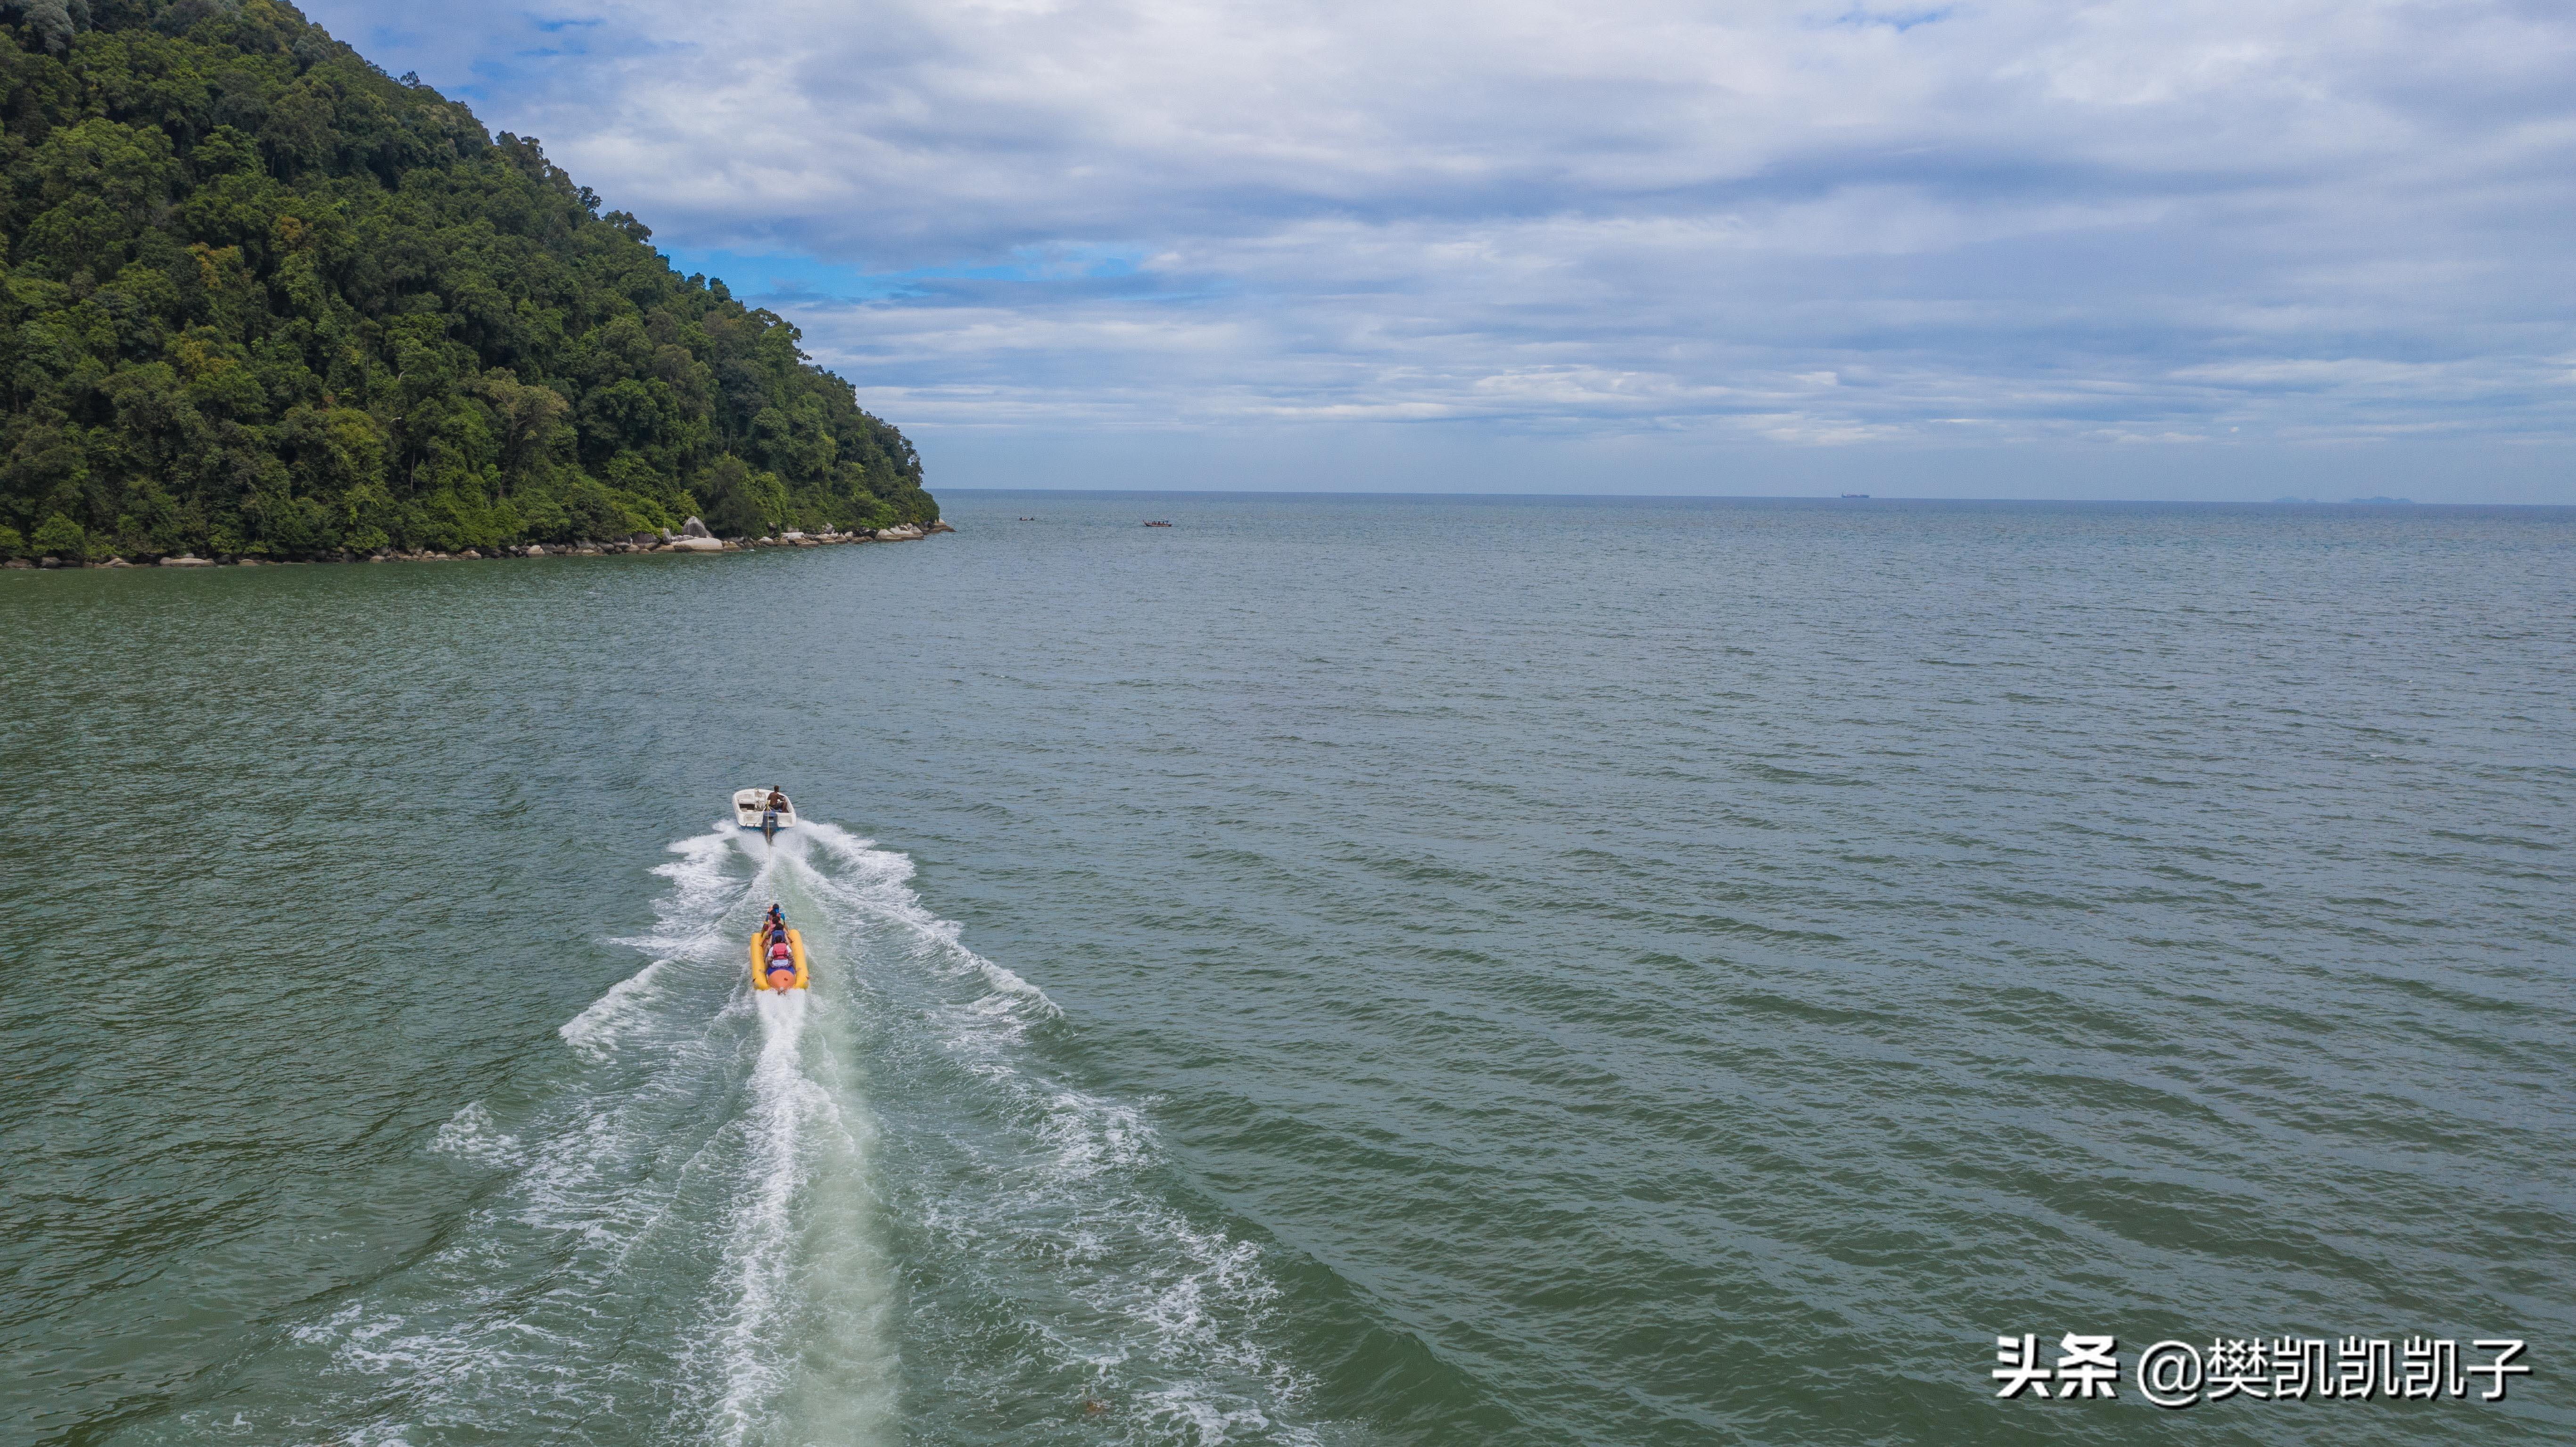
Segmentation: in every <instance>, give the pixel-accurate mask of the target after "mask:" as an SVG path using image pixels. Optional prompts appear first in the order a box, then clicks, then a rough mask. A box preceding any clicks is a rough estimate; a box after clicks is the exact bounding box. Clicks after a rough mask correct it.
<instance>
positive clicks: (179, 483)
mask: <svg viewBox="0 0 2576 1447" xmlns="http://www.w3.org/2000/svg"><path fill="white" fill-rule="evenodd" d="M0 41H4V42H6V43H0V165H5V167H6V169H7V186H6V189H5V190H0V206H5V207H6V213H5V231H6V241H7V251H6V254H5V258H0V385H5V387H6V389H7V408H6V414H5V418H0V551H9V552H23V553H37V552H44V553H51V554H54V555H57V556H61V557H65V558H73V557H81V556H89V557H100V556H105V555H106V554H108V553H110V552H117V553H123V554H125V555H127V556H136V555H144V556H148V555H151V554H156V553H175V552H180V551H183V550H191V549H193V550H195V551H198V552H212V553H218V554H243V555H251V556H257V555H269V556H282V557H302V556H315V555H320V554H325V553H330V552H334V551H339V550H351V551H365V550H371V549H376V548H382V547H386V546H389V545H391V546H410V547H433V548H440V549H446V550H454V549H459V548H464V547H469V546H491V545H494V544H500V543H508V542H526V541H541V542H557V541H563V540H567V539H573V538H578V537H593V538H598V537H608V536H614V535H622V534H625V533H629V532H634V531H640V530H643V529H646V528H648V527H666V526H672V525H675V524H677V523H678V522H679V521H681V520H682V519H683V518H685V517H686V516H687V515H689V514H690V513H693V512H694V513H698V514H701V515H703V516H704V517H705V518H706V519H707V521H708V523H709V524H710V525H711V526H713V527H714V528H715V529H716V530H717V531H718V532H720V533H758V532H763V531H766V530H768V529H770V528H772V527H776V526H779V525H786V526H792V527H804V528H808V529H813V528H819V527H820V526H822V525H823V524H826V523H832V524H837V525H840V526H843V527H852V526H881V525H885V524H890V523H894V522H898V521H927V520H929V519H932V518H935V517H937V516H938V508H937V505H936V504H935V503H934V502H932V500H931V498H930V496H929V494H927V493H925V492H923V491H922V490H921V464H920V461H919V459H918V458H917V457H916V456H915V455H914V452H913V449H912V445H911V444H910V443H908V442H906V441H905V440H904V438H903V434H901V433H900V432H897V431H896V430H895V429H894V428H893V427H892V426H890V425H888V424H887V423H885V422H882V421H880V420H878V419H877V418H875V417H872V416H870V415H868V414H867V413H865V412H863V411H861V410H859V407H858V403H857V400H856V398H855V397H854V395H853V393H852V391H851V388H850V386H849V384H848V383H846V382H844V381H842V380H840V379H839V378H837V377H834V376H831V375H830V374H828V373H825V372H822V371H820V370H818V369H816V368H814V367H813V366H811V365H808V364H807V363H806V362H805V360H804V355H803V353H801V352H800V351H798V350H797V342H798V335H797V331H796V329H795V328H794V327H793V326H790V325H788V324H787V323H786V322H784V321H782V320H780V319H779V318H778V317H776V316H775V315H772V314H771V313H769V312H766V311H756V310H751V309H748V308H746V307H744V306H743V305H742V304H741V303H740V302H737V301H735V300H733V299H732V297H731V296H730V295H729V294H728V293H727V292H726V290H725V287H724V284H723V283H722V282H718V281H708V280H706V279H704V278H700V277H682V276H680V275H678V274H676V273H675V272H673V271H672V270H671V269H670V267H669V266H668V265H667V264H666V263H665V262H664V261H663V259H662V258H661V256H660V255H658V254H657V253H656V252H654V251H653V249H652V248H651V247H650V246H648V245H646V242H647V240H648V239H649V238H650V236H651V234H652V233H651V232H650V231H648V230H647V229H646V228H645V227H644V226H643V225H642V223H640V222H638V221H637V220H636V219H635V218H634V217H632V216H629V215H627V214H625V213H623V212H614V211H612V212H610V213H608V214H607V215H604V216H603V215H601V214H599V198H598V197H597V196H595V195H593V194H592V193H591V192H590V191H589V189H588V188H586V187H580V186H576V185H574V184H573V182H572V180H571V179H570V178H569V177H567V176H566V175H565V174H564V173H563V172H562V171H561V170H559V169H558V168H556V167H555V166H554V165H552V164H551V163H550V162H548V161H547V160H546V158H545V156H544V155H543V153H542V152H541V151H540V150H539V148H538V144H537V142H536V141H534V140H532V139H529V140H523V139H520V138H518V137H515V136H512V135H509V134H508V133H506V132H505V133H503V134H502V135H501V136H499V137H498V138H497V139H495V138H493V137H491V136H489V135H487V134H486V133H485V132H484V130H483V128H482V126H481V125H480V124H479V123H478V122H477V121H476V120H475V118H474V116H473V113H472V112H470V111H468V110H467V109H466V108H465V107H464V106H463V105H460V104H457V103H454V102H451V101H449V100H446V99H445V98H443V97H441V96H440V95H439V94H438V93H437V92H436V91H434V90H431V89H429V88H427V87H425V86H422V85H420V84H419V83H418V82H417V81H416V80H415V79H413V78H412V77H409V76H405V77H403V78H401V79H399V80H396V79H393V78H390V77H388V76H386V75H385V74H384V73H383V72H382V71H380V70H378V69H376V68H375V67H374V66H372V65H370V64H368V63H367V62H366V61H365V60H364V59H362V58H360V57H359V55H358V54H357V53H356V52H355V51H353V50H351V49H350V48H349V47H347V46H345V45H342V44H340V43H339V42H337V41H335V40H333V39H332V38H331V37H330V36H329V35H328V34H326V33H324V31H323V30H322V29H321V28H320V27H318V26H315V25H312V24H309V23H307V22H306V21H305V19H304V18H303V16H302V15H301V14H299V13H298V12H297V11H296V10H295V9H294V8H292V7H291V6H288V5H285V4H281V3H277V0H0Z"/></svg>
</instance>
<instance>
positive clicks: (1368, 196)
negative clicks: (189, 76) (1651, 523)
mask: <svg viewBox="0 0 2576 1447" xmlns="http://www.w3.org/2000/svg"><path fill="white" fill-rule="evenodd" d="M303 8H304V9H305V11H306V13H307V14H308V15H310V16H311V17H312V18H313V19H315V20H318V21H320V22H321V23H323V24H324V25H326V26H328V27H330V29H331V30H332V31H333V33H334V34H336V35H338V36H340V37H341V38H342V39H345V40H347V41H349V42H350V43H352V44H354V45H356V46H357V47H358V48H359V49H360V50H361V51H363V52H365V53H366V54H367V55H368V57H369V58H370V59H372V60H374V61H375V62H376V63H378V64H379V65H381V66H383V67H384V68H385V69H386V70H388V71H390V72H394V73H401V72H403V71H407V70H409V71H417V72H418V73H419V75H420V76H421V78H422V79H423V80H425V81H427V82H429V83H430V84H432V85H435V86H437V87H438V88H439V89H441V90H442V91H445V92H447V93H448V94H450V95H453V96H457V97H459V98H461V99H464V100H467V101H468V102H470V103H471V104H472V105H473V106H474V108H475V110H476V113H477V114H478V115H480V116H481V117H482V119H483V121H484V123H485V124H486V125H487V126H488V127H490V128H491V129H493V130H495V131H501V130H509V131H515V132H517V133H519V134H522V135H534V136H537V137H540V138H541V139H542V140H543V142H544V144H545V148H546V151H547V154H548V155H550V156H552V157H553V158H554V159H555V160H556V161H557V162H558V163H560V164H561V165H563V166H564V167H565V168H566V169H567V170H569V171H570V172H571V173H572V174H573V176H574V177H575V178H576V179H577V180H579V181H581V182H582V183H584V184H587V185H589V186H590V187H592V188H593V189H594V190H596V191H598V192H599V193H600V194H601V195H602V196H603V197H604V198H605V200H606V204H607V205H608V206H610V207H614V208H620V209H624V210H628V211H631V212H633V213H634V214H636V215H637V216H639V217H641V218H642V219H643V220H644V221H645V222H646V223H647V224H648V225H650V226H651V227H652V228H653V231H654V244H655V245H656V246H658V247H660V248H662V249H663V250H664V251H665V252H666V253H667V254H668V255H669V256H670V257H671V259H672V261H673V263H674V264H675V265H677V266H679V267H680V269H681V270H683V271H702V272H706V273H708V274H710V275H714V276H719V277H722V278H723V279H724V280H725V281H726V282H727V284H728V285H729V286H731V287H732V289H733V291H734V293H735V294H736V295H737V296H741V297H743V298H745V299H746V300H750V301H753V302H754V303H755V304H758V305H762V306H766V307H769V308H770V309H772V310H774V311H776V312H778V313H779V314H781V315H783V316H785V317H787V318H789V319H790V320H792V321H793V322H795V323H796V325H797V326H798V327H799V328H800V329H801V330H802V331H803V334H804V337H805V346H806V348H807V350H808V351H809V352H811V353H812V354H813V355H814V357H815V359H816V360H817V361H818V362H819V363H821V364H822V365H824V366H827V367H829V368H831V369H832V370H834V371H836V372H839V373H840V374H841V375H843V376H845V377H847V378H849V379H850V381H851V382H853V383H854V384H855V385H856V386H857V388H858V391H859V397H860V401H861V404H862V405H864V406H866V407H867V408H869V410H871V411H874V412H876V413H878V414H879V415H881V416H884V417H886V418H888V419H889V420H891V421H893V422H895V423H896V424H897V425H899V426H900V427H902V428H903V429H904V431H905V433H906V434H907V435H908V436H910V437H912V438H913V439H914V440H915V442H916V443H917V444H918V445H919V446H920V448H921V451H922V453H923V456H924V459H925V463H926V465H927V469H928V473H929V477H928V481H929V484H930V485H931V487H932V488H933V489H934V490H935V489H937V488H939V487H941V486H943V485H945V486H951V487H1145V488H1261V489H1320V490H1329V491H1376V490H1395V491H1470V492H1552V493H1585V492H1598V493H1631V494H1651V493H1684V494H1715V495H1727V494H1755V495H1802V494H1816V493H1832V492H1837V491H1868V492H1871V493H1873V494H1874V495H1879V496H1953V497H2069V498H2080V497H2124V498H2173V499H2195V498H2213V499H2243V500H2268V499H2272V498H2276V497H2313V498H2320V499H2325V500H2330V501H2331V500H2340V499H2344V498H2348V497H2356V496H2372V495H2388V496H2402V497H2411V498H2415V499H2417V500H2419V501H2428V502H2429V501H2464V502H2507V503H2556V504H2576V244H2571V238H2576V6H2571V5H2569V4H2567V3H2566V0H2091V3H2086V0H2055V3H2037V0H1987V3H1962V4H1954V5H1944V6H1923V7H1916V8H1909V7H1904V6H1896V7H1893V8H1887V9H1874V8H1870V6H1868V5H1867V4H1841V3H1829V0H1828V3H1807V0H1703V3H1698V4H1688V3H1672V0H1584V3H1575V0H1476V3H1473V4H1469V3H1460V0H1417V3H1412V4H1389V3H1386V0H1367V3H1363V0H1261V3H1252V0H1231V3H1219V0H918V3H916V0H841V3H825V0H734V3H730V4H727V5H721V6H719V5H710V4H706V3H703V0H699V3H691V4H682V3H677V0H617V3H614V4H610V3H605V0H560V3H544V4H538V5H534V6H531V5H529V4H527V3H524V0H522V3H515V4H513V3H496V0H447V3H444V4H441V5H438V6H435V7H430V6H418V5H400V6H397V5H390V4H385V3H382V0H375V3H368V0H306V3H304V5H303Z"/></svg>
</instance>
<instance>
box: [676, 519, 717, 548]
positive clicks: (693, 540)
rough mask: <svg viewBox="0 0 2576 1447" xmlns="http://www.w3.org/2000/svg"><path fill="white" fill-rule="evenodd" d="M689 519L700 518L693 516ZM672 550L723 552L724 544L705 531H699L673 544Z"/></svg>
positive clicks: (694, 520) (693, 520) (691, 520)
mask: <svg viewBox="0 0 2576 1447" xmlns="http://www.w3.org/2000/svg"><path fill="white" fill-rule="evenodd" d="M689 521H690V522H693V523H695V522H697V521H698V520H697V519H696V518H691V519H689ZM700 526H701V527H703V526H704V524H700ZM671 551H672V552H675V553H721V552H723V551H724V544H722V543H720V542H717V541H716V540H715V539H714V538H711V537H708V536H707V535H706V534H705V533H704V532H698V533H694V534H691V535H690V536H688V537H685V538H682V539H680V540H679V541H678V542H675V543H673V544H671Z"/></svg>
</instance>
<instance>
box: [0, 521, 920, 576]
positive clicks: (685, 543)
mask: <svg viewBox="0 0 2576 1447" xmlns="http://www.w3.org/2000/svg"><path fill="white" fill-rule="evenodd" d="M690 521H691V522H692V523H695V522H696V519H694V518H692V519H691V520H690ZM955 531H957V529H956V528H955V527H953V526H951V525H950V524H948V523H946V522H931V523H899V524H897V525H896V526H894V527H890V528H876V529H867V528H860V529H854V530H852V531H850V532H841V531H838V530H837V529H826V530H825V531H823V532H819V533H807V532H799V531H796V530H794V529H789V530H788V531H785V532H781V533H774V534H771V535H770V536H767V537H760V538H718V537H715V536H713V535H710V534H704V533H700V534H695V535H682V534H677V533H670V532H663V533H659V534H655V533H636V534H633V535H631V536H629V537H627V538H625V539H623V540H619V541H610V542H599V541H593V540H591V539H587V538H585V539H583V540H581V541H579V542H571V543H556V544H553V545H551V546H550V545H548V544H545V543H527V544H513V545H509V546H503V547H496V548H493V549H491V550H489V551H485V550H483V549H480V548H465V549H462V550H460V551H457V552H453V553H445V552H440V551H438V550H437V549H434V548H421V549H415V550H412V551H408V552H406V551H404V550H401V549H398V548H385V549H379V550H378V551H375V552H372V553H364V554H360V553H350V552H340V553H325V554H323V555H321V556H319V557H311V558H255V557H243V556H240V555H238V554H229V555H218V556H215V557H211V558H200V557H197V556H196V555H194V554H193V553H177V554H169V555H158V554H152V553H138V554H136V555H135V557H133V558H127V557H124V556H122V555H118V556H114V557H108V558H103V559H101V560H99V561H98V562H95V563H92V562H85V561H84V562H74V561H71V560H69V559H65V558H58V557H45V558H11V559H8V560H7V561H6V562H0V569H10V570H20V571H29V572H34V571H43V572H74V571H85V570H92V569H106V568H154V567H159V568H291V567H304V566H307V565H309V564H314V563H475V562H488V561H490V560H492V559H495V558H596V557H609V556H616V555H631V554H643V553H748V552H757V551H760V550H761V549H764V548H823V547H842V546H847V545H849V544H852V543H917V542H920V541H922V540H923V539H925V538H928V537H931V536H933V535H934V534H938V533H953V532H955Z"/></svg>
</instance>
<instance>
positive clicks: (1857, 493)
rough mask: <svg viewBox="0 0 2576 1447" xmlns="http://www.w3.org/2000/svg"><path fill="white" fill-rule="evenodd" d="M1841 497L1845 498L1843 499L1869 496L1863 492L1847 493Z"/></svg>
mask: <svg viewBox="0 0 2576 1447" xmlns="http://www.w3.org/2000/svg"><path fill="white" fill-rule="evenodd" d="M1843 496H1845V497H1867V496H1869V494H1868V493H1865V492H1847V493H1844V494H1843Z"/></svg>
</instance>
